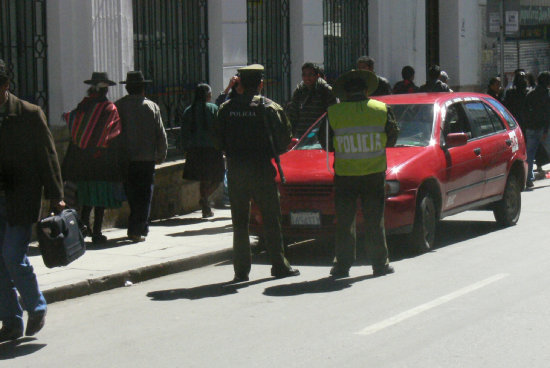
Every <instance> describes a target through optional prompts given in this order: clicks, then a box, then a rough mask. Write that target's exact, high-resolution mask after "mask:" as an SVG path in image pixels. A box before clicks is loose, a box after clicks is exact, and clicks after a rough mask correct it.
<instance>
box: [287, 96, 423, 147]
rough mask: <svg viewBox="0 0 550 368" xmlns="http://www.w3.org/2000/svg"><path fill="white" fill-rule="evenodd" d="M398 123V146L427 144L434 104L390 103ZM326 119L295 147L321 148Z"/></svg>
mask: <svg viewBox="0 0 550 368" xmlns="http://www.w3.org/2000/svg"><path fill="white" fill-rule="evenodd" d="M390 106H391V108H392V110H393V113H394V115H395V119H396V121H397V125H399V136H398V138H397V143H396V144H395V146H396V147H399V146H400V147H403V146H427V145H428V144H429V143H430V139H431V137H432V126H433V105H429V104H422V105H421V104H402V105H390ZM324 121H325V119H321V120H320V121H319V122H318V123H317V124H316V125H315V126H314V127H313V128H312V129H311V130H310V131H309V132H307V133H306V134H305V135H304V136H303V137H302V139H301V140H300V142H299V143H298V144H297V145H296V147H295V148H294V149H296V150H319V149H322V147H321V144H320V143H319V139H318V133H319V127H320V126H321V125H322V123H323V122H324Z"/></svg>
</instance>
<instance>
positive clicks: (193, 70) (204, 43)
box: [133, 0, 208, 155]
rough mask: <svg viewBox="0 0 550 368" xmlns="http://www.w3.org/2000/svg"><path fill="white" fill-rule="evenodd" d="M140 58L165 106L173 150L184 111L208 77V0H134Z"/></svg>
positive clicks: (151, 93)
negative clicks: (195, 89) (200, 84)
mask: <svg viewBox="0 0 550 368" xmlns="http://www.w3.org/2000/svg"><path fill="white" fill-rule="evenodd" d="M133 17H134V64H135V69H136V70H141V71H143V73H144V74H145V78H146V79H152V80H153V83H151V84H150V85H148V87H147V91H146V94H147V97H149V98H150V99H151V100H153V101H155V102H156V103H157V104H158V105H159V107H160V110H161V113H162V118H163V121H164V124H165V126H166V127H167V132H168V138H169V149H170V150H169V153H170V154H172V155H173V154H174V153H177V149H176V146H177V144H176V141H177V137H178V136H179V134H178V131H179V130H178V129H179V116H181V114H182V113H183V110H184V109H185V107H187V105H189V104H190V103H191V101H192V95H193V94H192V92H193V90H194V88H195V85H196V84H197V83H198V82H208V9H207V0H133Z"/></svg>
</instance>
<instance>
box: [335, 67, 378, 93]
mask: <svg viewBox="0 0 550 368" xmlns="http://www.w3.org/2000/svg"><path fill="white" fill-rule="evenodd" d="M353 80H361V81H363V82H364V83H365V84H366V88H365V89H366V90H367V95H370V94H372V93H373V92H374V91H376V88H378V77H377V76H376V74H374V73H373V72H371V71H368V70H355V69H353V70H350V71H349V72H346V73H344V74H342V75H341V76H339V77H338V79H337V80H336V83H334V88H333V92H334V95H335V96H336V97H338V98H339V99H345V98H346V96H347V93H348V90H347V88H346V87H347V85H348V84H349V82H350V81H353Z"/></svg>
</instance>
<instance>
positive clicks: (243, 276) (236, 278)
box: [232, 274, 248, 282]
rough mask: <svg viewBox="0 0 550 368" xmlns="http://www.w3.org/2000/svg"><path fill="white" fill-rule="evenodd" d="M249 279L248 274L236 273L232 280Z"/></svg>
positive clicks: (243, 280) (241, 280) (242, 280)
mask: <svg viewBox="0 0 550 368" xmlns="http://www.w3.org/2000/svg"><path fill="white" fill-rule="evenodd" d="M245 281H248V275H237V274H235V277H233V281H232V282H245Z"/></svg>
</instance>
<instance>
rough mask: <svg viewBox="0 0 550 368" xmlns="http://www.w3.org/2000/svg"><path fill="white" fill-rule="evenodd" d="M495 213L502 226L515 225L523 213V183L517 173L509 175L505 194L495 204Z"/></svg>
mask: <svg viewBox="0 0 550 368" xmlns="http://www.w3.org/2000/svg"><path fill="white" fill-rule="evenodd" d="M493 213H494V215H495V219H496V220H497V223H498V224H499V225H501V226H504V227H508V226H513V225H515V224H516V223H517V222H518V220H519V214H520V213H521V185H520V183H519V180H518V178H517V177H516V176H515V175H510V176H509V177H508V181H507V182H506V187H505V188H504V195H503V196H502V199H501V200H500V201H498V202H497V203H496V204H495V207H494V209H493Z"/></svg>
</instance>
